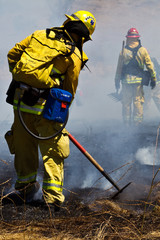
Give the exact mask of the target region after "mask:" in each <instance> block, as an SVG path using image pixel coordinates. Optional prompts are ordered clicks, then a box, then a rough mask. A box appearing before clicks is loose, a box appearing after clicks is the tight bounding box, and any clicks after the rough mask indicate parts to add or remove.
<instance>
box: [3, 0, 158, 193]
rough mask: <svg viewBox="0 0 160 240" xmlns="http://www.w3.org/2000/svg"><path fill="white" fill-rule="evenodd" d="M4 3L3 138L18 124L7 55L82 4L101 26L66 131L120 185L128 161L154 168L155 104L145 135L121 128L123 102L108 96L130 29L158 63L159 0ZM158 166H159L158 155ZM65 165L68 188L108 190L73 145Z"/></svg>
mask: <svg viewBox="0 0 160 240" xmlns="http://www.w3.org/2000/svg"><path fill="white" fill-rule="evenodd" d="M0 5H1V8H0V22H1V25H0V31H1V33H3V34H1V39H0V82H1V88H0V100H1V101H0V108H1V115H0V122H1V126H3V127H1V137H2V136H3V134H4V133H5V131H7V130H8V128H9V127H10V125H11V123H12V121H13V113H12V106H10V105H8V104H6V103H5V97H6V95H5V93H6V91H7V88H8V85H9V83H10V81H11V74H10V73H9V71H8V64H7V53H8V51H9V50H10V49H11V48H12V47H13V46H14V45H15V43H17V42H19V41H21V40H22V39H24V38H25V37H26V36H28V35H30V34H32V33H33V32H34V31H35V30H37V29H45V28H48V27H53V26H60V25H61V24H62V23H63V22H64V21H65V19H66V18H65V16H64V14H72V13H73V12H75V11H77V10H80V9H82V6H83V9H86V10H88V11H90V12H92V13H93V14H94V15H95V17H96V19H97V26H96V30H95V33H94V34H93V41H89V42H87V43H86V44H85V45H84V51H85V53H86V54H87V56H88V57H89V61H88V63H87V65H88V67H89V69H90V70H91V72H90V71H88V69H87V68H84V70H83V71H81V73H80V76H79V85H78V91H77V93H76V97H75V100H74V102H73V105H72V107H71V109H70V117H69V122H68V124H67V129H68V130H69V131H70V132H71V133H72V134H73V135H74V136H75V137H76V138H77V140H78V141H79V142H80V143H81V144H82V146H83V147H85V148H86V150H87V151H88V152H89V153H90V154H91V155H92V156H93V157H94V158H95V159H96V160H97V161H98V162H99V163H100V164H101V165H102V166H103V168H104V169H105V170H106V171H107V172H111V176H112V177H113V178H114V179H115V181H117V180H118V179H119V178H120V177H121V176H122V175H123V174H124V173H125V172H126V171H127V169H128V165H127V166H125V167H124V168H122V169H120V170H117V171H115V172H113V173H112V170H113V169H116V168H119V167H121V166H122V165H124V164H126V163H128V162H132V161H133V160H136V162H139V163H141V164H152V163H153V161H154V147H153V142H152V140H153V138H155V137H156V128H157V121H158V120H157V118H159V112H158V110H157V108H156V106H155V104H154V102H153V101H151V102H150V105H149V108H147V109H146V111H145V114H144V121H145V122H147V124H148V125H147V128H145V131H144V128H143V129H140V130H137V129H134V128H133V129H130V130H126V129H124V128H123V125H122V116H121V107H122V106H121V103H120V102H114V101H113V100H112V99H111V98H110V97H109V96H108V94H109V93H111V92H114V91H115V87H114V77H115V71H116V65H117V61H118V55H119V52H120V51H121V48H122V41H123V40H125V35H126V33H127V31H128V29H129V28H130V27H136V28H137V29H138V31H139V33H140V35H141V41H142V45H143V46H144V47H146V48H147V50H148V51H149V53H150V55H151V57H155V58H157V59H159V52H158V51H157V47H158V46H159V42H160V34H159V33H158V31H157V29H159V25H158V24H159V8H160V3H159V1H158V0H146V1H143V0H141V1H140V0H135V1H130V0H128V1H124V0H119V1H118V0H107V1H106V0H101V1H96V0H95V1H93V0H88V1H87V2H86V1H84V0H70V1H67V0H54V1H52V0H34V1H31V0H28V1H27V4H26V3H25V2H23V1H21V0H14V1H12V0H0ZM149 91H150V89H149ZM2 123H3V125H2ZM148 126H149V127H148ZM148 131H151V132H152V133H151V134H150V135H149V140H147V139H146V137H144V138H143V137H142V136H143V134H145V136H147V135H148ZM142 138H143V140H142ZM1 142H3V145H2V146H3V157H4V158H6V159H8V158H9V159H10V158H11V156H9V153H8V150H7V146H6V144H5V142H4V140H3V137H2V138H1ZM143 144H144V145H143ZM155 162H156V163H157V164H158V157H157V159H156V160H155ZM65 166H66V170H65V174H66V176H65V178H66V185H67V186H68V187H70V186H73V187H75V186H77V187H87V186H92V185H93V184H94V183H95V182H96V184H97V185H94V186H98V187H103V188H106V187H109V183H108V181H107V180H104V178H103V179H100V180H98V179H99V178H101V174H100V173H99V172H98V170H97V169H95V167H94V166H92V164H91V163H90V162H89V161H88V160H87V159H86V158H85V157H84V156H83V154H82V153H80V152H79V150H78V149H77V148H76V147H75V146H73V144H71V154H70V157H69V158H68V159H67V160H66V161H65ZM67 166H68V167H67ZM68 169H69V170H68ZM97 180H98V182H97ZM124 181H126V178H125V180H124Z"/></svg>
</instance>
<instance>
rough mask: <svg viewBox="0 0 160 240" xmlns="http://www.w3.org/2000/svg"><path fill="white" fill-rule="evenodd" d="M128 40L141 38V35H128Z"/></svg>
mask: <svg viewBox="0 0 160 240" xmlns="http://www.w3.org/2000/svg"><path fill="white" fill-rule="evenodd" d="M126 38H140V35H136V36H134V35H132V36H128V35H126Z"/></svg>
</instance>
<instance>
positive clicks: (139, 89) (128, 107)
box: [122, 83, 144, 125]
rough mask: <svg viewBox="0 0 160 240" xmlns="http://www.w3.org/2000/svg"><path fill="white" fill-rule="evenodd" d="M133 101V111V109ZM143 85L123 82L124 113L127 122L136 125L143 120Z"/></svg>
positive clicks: (124, 119)
mask: <svg viewBox="0 0 160 240" xmlns="http://www.w3.org/2000/svg"><path fill="white" fill-rule="evenodd" d="M132 103H133V111H132ZM143 103H144V93H143V86H142V85H141V84H138V83H134V84H122V115H123V121H124V123H125V124H127V125H130V124H131V122H132V120H133V123H134V124H135V125H138V124H139V123H141V122H142V121H143Z"/></svg>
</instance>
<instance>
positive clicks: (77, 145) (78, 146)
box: [68, 132, 131, 199]
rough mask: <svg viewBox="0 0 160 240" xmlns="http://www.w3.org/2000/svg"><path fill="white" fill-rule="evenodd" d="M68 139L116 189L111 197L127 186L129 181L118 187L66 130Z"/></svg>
mask: <svg viewBox="0 0 160 240" xmlns="http://www.w3.org/2000/svg"><path fill="white" fill-rule="evenodd" d="M68 136H69V139H70V140H71V142H72V143H73V144H74V145H75V146H76V147H77V148H78V149H79V150H80V151H81V152H82V153H83V154H84V155H85V156H86V157H87V158H88V160H89V161H90V162H91V163H92V164H93V165H94V166H95V167H96V168H97V169H98V170H99V171H100V172H101V174H102V175H103V176H104V177H105V178H106V179H107V180H108V181H109V182H110V183H111V184H112V185H113V186H114V187H115V188H116V189H117V190H118V192H116V193H115V194H114V195H113V196H112V199H113V198H115V197H117V196H118V194H120V193H121V192H122V191H123V190H124V189H125V188H127V187H128V186H129V185H130V184H131V182H129V183H128V184H127V185H125V186H124V187H123V188H120V187H119V186H118V185H117V184H116V183H115V182H114V180H113V179H112V178H111V177H110V176H109V175H108V174H107V173H106V172H105V170H104V169H103V168H102V167H101V166H100V165H99V164H98V163H97V161H96V160H95V159H94V158H93V157H92V156H91V155H90V154H89V153H88V152H87V151H86V150H85V149H84V147H82V146H81V145H80V143H79V142H78V141H77V140H76V139H75V138H74V137H73V136H72V135H71V134H70V133H69V132H68Z"/></svg>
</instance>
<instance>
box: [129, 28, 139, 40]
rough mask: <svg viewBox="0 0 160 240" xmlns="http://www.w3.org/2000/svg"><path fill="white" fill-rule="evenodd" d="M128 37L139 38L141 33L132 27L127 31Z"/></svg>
mask: <svg viewBox="0 0 160 240" xmlns="http://www.w3.org/2000/svg"><path fill="white" fill-rule="evenodd" d="M126 37H127V38H139V37H140V35H139V32H138V31H137V29H136V28H130V29H129V30H128V32H127V35H126Z"/></svg>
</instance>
